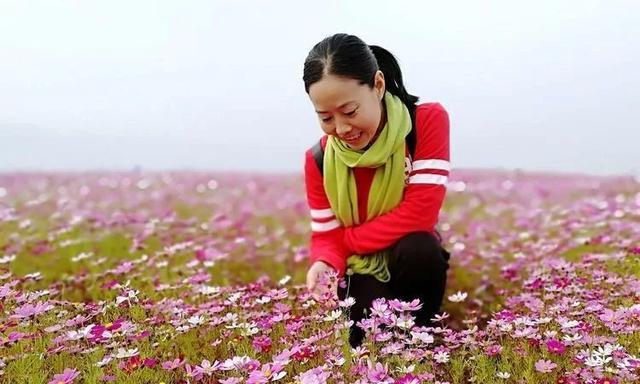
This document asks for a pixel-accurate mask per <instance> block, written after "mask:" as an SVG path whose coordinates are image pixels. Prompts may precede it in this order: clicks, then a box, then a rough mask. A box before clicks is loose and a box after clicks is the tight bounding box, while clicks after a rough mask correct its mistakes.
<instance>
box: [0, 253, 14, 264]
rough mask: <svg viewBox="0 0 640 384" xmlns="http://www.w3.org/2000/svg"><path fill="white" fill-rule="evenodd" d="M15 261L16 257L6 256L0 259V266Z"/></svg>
mask: <svg viewBox="0 0 640 384" xmlns="http://www.w3.org/2000/svg"><path fill="white" fill-rule="evenodd" d="M15 259H16V255H13V254H12V255H6V256H4V257H1V258H0V264H7V263H10V262H12V261H13V260H15Z"/></svg>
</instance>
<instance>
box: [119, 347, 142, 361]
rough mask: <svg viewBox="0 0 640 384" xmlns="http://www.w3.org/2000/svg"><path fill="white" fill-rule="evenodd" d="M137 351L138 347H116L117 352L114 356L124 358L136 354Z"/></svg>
mask: <svg viewBox="0 0 640 384" xmlns="http://www.w3.org/2000/svg"><path fill="white" fill-rule="evenodd" d="M138 353H139V352H138V348H132V349H124V348H118V353H116V358H117V359H126V358H128V357H133V356H136V355H137V354H138Z"/></svg>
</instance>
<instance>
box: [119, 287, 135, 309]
mask: <svg viewBox="0 0 640 384" xmlns="http://www.w3.org/2000/svg"><path fill="white" fill-rule="evenodd" d="M138 293H140V291H138V290H136V289H130V290H126V291H125V293H124V294H125V295H124V296H118V297H116V304H118V305H120V303H124V302H125V301H126V302H127V303H128V304H131V302H134V303H135V302H137V301H138Z"/></svg>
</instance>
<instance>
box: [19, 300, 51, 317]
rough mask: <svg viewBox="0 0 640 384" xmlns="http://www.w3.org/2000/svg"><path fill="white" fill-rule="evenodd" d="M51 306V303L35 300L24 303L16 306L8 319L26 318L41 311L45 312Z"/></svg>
mask: <svg viewBox="0 0 640 384" xmlns="http://www.w3.org/2000/svg"><path fill="white" fill-rule="evenodd" d="M51 308H53V305H51V304H49V303H43V302H37V303H36V304H35V305H34V304H29V303H27V304H25V305H23V306H21V307H19V308H16V312H15V313H14V314H13V315H11V316H9V318H10V319H26V318H28V317H31V316H37V315H39V314H41V313H45V312H47V311H48V310H50V309H51Z"/></svg>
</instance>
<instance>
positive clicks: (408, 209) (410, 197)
mask: <svg viewBox="0 0 640 384" xmlns="http://www.w3.org/2000/svg"><path fill="white" fill-rule="evenodd" d="M425 107H427V106H419V107H418V108H425ZM416 113H418V111H416ZM420 113H424V115H423V116H422V117H423V119H422V120H421V123H420V125H419V126H416V136H417V140H416V149H415V158H414V159H413V160H412V163H411V172H410V174H409V182H408V184H407V186H406V187H405V191H404V195H403V198H402V201H401V202H400V204H398V205H397V206H396V207H395V208H393V209H392V210H391V211H389V212H387V213H385V214H383V215H380V216H378V217H375V218H373V219H371V220H369V221H367V222H365V223H362V224H360V225H356V226H352V227H347V228H345V231H344V238H343V240H344V245H345V247H346V248H347V252H352V253H356V254H367V253H372V252H376V251H379V250H382V249H385V248H387V247H390V246H391V245H393V244H394V243H395V242H397V241H398V240H399V239H400V238H402V237H403V236H405V235H406V234H408V233H411V232H417V231H426V232H431V233H433V232H434V230H435V225H436V224H437V222H438V215H439V212H440V208H441V207H442V203H443V200H444V197H445V194H446V183H447V180H448V178H449V171H450V163H449V116H448V114H447V112H446V110H445V109H444V108H443V107H442V106H441V105H440V104H439V103H435V104H432V105H430V106H428V107H427V108H425V109H424V110H422V111H420Z"/></svg>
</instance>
